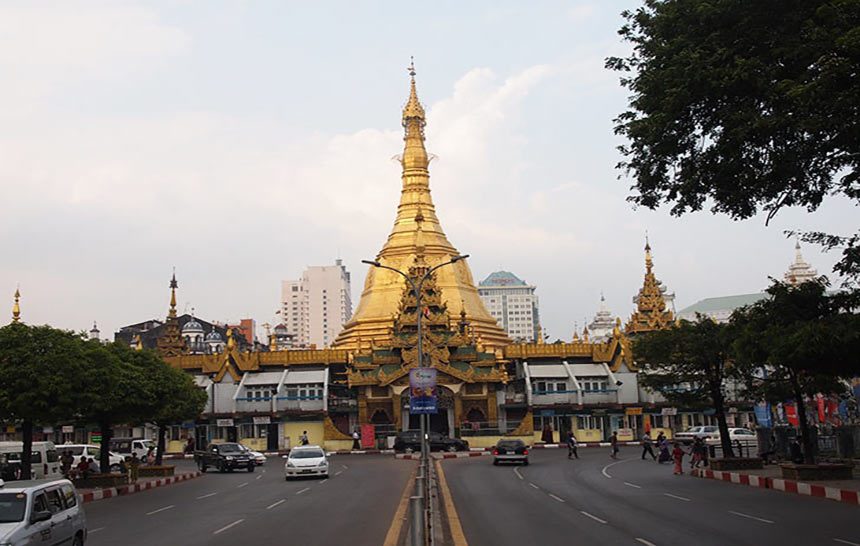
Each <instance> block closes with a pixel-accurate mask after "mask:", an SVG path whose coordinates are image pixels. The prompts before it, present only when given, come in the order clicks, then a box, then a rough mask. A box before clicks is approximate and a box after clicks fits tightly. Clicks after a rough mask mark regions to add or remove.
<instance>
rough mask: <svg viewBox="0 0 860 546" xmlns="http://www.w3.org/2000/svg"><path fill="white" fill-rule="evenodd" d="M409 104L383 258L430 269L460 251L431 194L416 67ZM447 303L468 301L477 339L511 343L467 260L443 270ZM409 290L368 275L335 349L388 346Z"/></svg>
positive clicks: (388, 276)
mask: <svg viewBox="0 0 860 546" xmlns="http://www.w3.org/2000/svg"><path fill="white" fill-rule="evenodd" d="M410 76H411V82H410V90H409V100H408V101H407V103H406V106H405V107H404V108H403V118H402V123H403V129H404V139H403V140H404V149H403V156H402V157H401V160H400V163H401V166H402V169H403V172H402V181H403V187H402V190H401V193H400V205H399V206H398V207H397V217H396V219H395V220H394V227H393V228H392V230H391V234H390V235H389V236H388V240H387V241H386V243H385V245H384V246H383V247H382V250H380V251H379V254H377V256H376V259H377V261H379V262H380V263H381V264H383V265H386V266H389V267H393V268H395V269H399V270H400V271H404V272H405V271H406V270H407V269H408V268H409V267H410V266H412V265H413V263H414V260H415V258H416V256H418V255H423V257H424V259H425V260H426V264H427V266H428V267H433V266H434V265H436V264H439V263H443V262H446V261H448V260H450V259H451V258H453V257H454V256H458V255H459V254H460V253H459V252H458V251H457V249H455V248H454V246H453V245H452V244H451V243H450V242H449V241H448V238H447V237H446V236H445V232H444V231H443V230H442V226H441V225H440V223H439V218H437V217H436V208H435V206H434V205H433V200H432V198H431V196H430V172H429V169H428V166H429V163H430V158H429V157H428V155H427V150H426V149H425V148H424V127H425V125H426V119H425V114H424V107H423V106H422V105H421V102H420V101H419V100H418V92H417V90H416V87H415V71H414V69H413V68H412V67H410ZM437 275H438V286H439V289H440V290H441V294H442V300H443V301H444V302H445V303H446V304H448V305H453V304H459V303H460V302H462V305H463V308H464V309H465V312H466V317H467V319H468V321H469V323H470V324H471V327H472V329H473V331H474V333H475V335H476V336H480V338H481V340H482V342H483V344H484V345H485V346H487V347H502V346H505V345H507V344H509V343H510V339H509V338H508V336H507V334H506V333H505V331H504V330H503V329H502V328H500V327H499V325H498V324H497V323H496V320H495V319H494V318H493V317H492V316H491V315H490V314H489V313H488V312H487V310H486V308H485V307H484V304H483V302H482V301H481V298H480V297H479V296H478V290H477V288H476V287H475V282H474V280H473V279H472V272H471V271H470V270H469V266H468V264H467V263H466V261H465V260H461V261H459V262H457V263H455V264H453V265H450V266H445V267H443V268H441V269H439V270H438V271H437ZM404 286H405V281H404V279H403V277H401V276H400V275H398V274H397V273H395V272H393V271H388V270H385V269H379V268H375V267H371V268H370V270H369V271H368V272H367V278H366V279H365V282H364V290H363V292H362V294H361V300H360V301H359V304H358V307H357V308H356V310H355V314H354V315H353V317H352V319H351V320H350V321H349V322H348V323H347V324H346V326H345V327H344V329H343V331H341V333H340V335H338V337H337V339H336V340H335V342H334V344H333V346H334V347H337V348H343V349H356V348H358V340H359V338H360V339H362V340H363V341H364V342H368V341H371V342H383V341H386V340H388V339H390V330H391V324H392V316H393V315H395V314H396V313H397V312H398V306H399V304H400V298H401V294H402V292H403V288H404Z"/></svg>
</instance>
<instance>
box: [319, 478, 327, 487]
mask: <svg viewBox="0 0 860 546" xmlns="http://www.w3.org/2000/svg"><path fill="white" fill-rule="evenodd" d="M327 481H328V478H326V479H324V480H323V481H321V482H320V485H322V484H324V483H325V482H327Z"/></svg>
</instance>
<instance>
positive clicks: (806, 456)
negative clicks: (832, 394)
mask: <svg viewBox="0 0 860 546" xmlns="http://www.w3.org/2000/svg"><path fill="white" fill-rule="evenodd" d="M790 377H791V388H792V390H793V391H794V399H795V404H797V422H798V424H799V425H800V443H801V444H802V445H803V462H805V463H806V464H815V446H813V445H812V436H810V434H809V423H807V422H806V401H805V400H804V399H803V392H801V390H800V380H799V379H798V378H797V375H795V374H794V373H792V374H791V375H790Z"/></svg>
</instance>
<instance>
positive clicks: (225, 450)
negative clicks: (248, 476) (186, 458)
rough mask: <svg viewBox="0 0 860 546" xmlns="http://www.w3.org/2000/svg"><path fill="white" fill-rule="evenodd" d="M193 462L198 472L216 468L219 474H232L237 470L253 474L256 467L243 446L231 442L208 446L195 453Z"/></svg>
mask: <svg viewBox="0 0 860 546" xmlns="http://www.w3.org/2000/svg"><path fill="white" fill-rule="evenodd" d="M194 462H195V463H197V468H199V469H200V472H206V470H207V469H208V468H210V467H212V468H217V469H218V471H219V472H233V470H235V469H237V468H244V469H245V470H247V471H248V472H253V471H254V467H255V466H256V464H255V463H254V459H253V458H252V457H251V455H250V454H249V453H248V451H246V448H245V446H243V445H241V444H237V443H233V442H228V443H224V444H210V445H209V447H208V448H207V449H205V450H202V451H195V452H194Z"/></svg>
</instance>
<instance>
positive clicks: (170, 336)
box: [157, 269, 185, 357]
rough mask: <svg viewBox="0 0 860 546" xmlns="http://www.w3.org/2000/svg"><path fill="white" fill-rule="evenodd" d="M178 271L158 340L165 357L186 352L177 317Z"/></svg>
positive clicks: (161, 352) (174, 276)
mask: <svg viewBox="0 0 860 546" xmlns="http://www.w3.org/2000/svg"><path fill="white" fill-rule="evenodd" d="M177 288H179V283H178V282H176V270H175V269H174V270H173V277H171V279H170V307H168V309H167V320H166V321H165V323H164V331H163V333H162V334H161V336H159V338H158V342H157V345H158V353H159V354H160V355H161V356H163V357H169V356H179V355H181V354H182V353H184V352H185V341H184V340H183V339H182V332H181V331H180V330H179V318H178V317H177V315H176V289H177Z"/></svg>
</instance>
